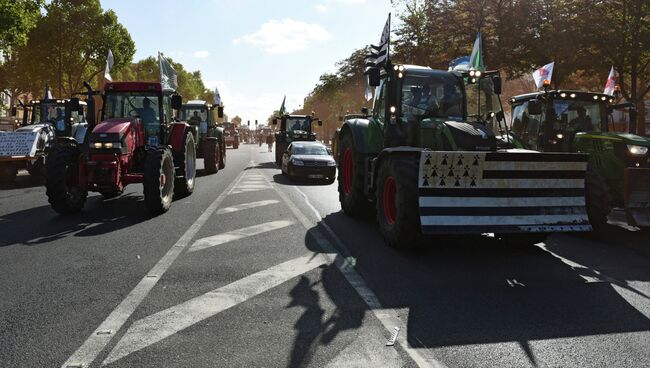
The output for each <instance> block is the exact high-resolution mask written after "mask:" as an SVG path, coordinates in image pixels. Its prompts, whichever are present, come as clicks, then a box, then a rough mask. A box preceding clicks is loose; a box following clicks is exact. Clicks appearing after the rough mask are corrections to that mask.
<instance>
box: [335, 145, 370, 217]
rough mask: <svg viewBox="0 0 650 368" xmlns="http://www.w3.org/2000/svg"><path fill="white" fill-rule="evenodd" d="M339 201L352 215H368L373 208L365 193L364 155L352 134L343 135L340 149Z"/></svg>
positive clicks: (345, 210)
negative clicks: (359, 151)
mask: <svg viewBox="0 0 650 368" xmlns="http://www.w3.org/2000/svg"><path fill="white" fill-rule="evenodd" d="M338 162H339V175H338V180H339V185H338V191H339V202H341V208H342V209H343V211H344V212H345V213H347V214H348V215H351V216H368V215H370V214H372V212H373V208H372V205H371V203H370V202H369V201H368V199H367V198H366V196H365V195H364V193H363V186H364V164H363V157H362V156H361V154H360V153H358V152H357V150H356V148H355V146H354V141H353V140H352V136H351V135H350V134H346V133H344V134H343V135H342V137H341V149H340V151H339V161H338Z"/></svg>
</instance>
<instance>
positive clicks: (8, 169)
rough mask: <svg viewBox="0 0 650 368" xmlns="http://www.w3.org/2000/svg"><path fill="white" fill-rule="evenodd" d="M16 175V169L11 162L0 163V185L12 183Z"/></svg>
mask: <svg viewBox="0 0 650 368" xmlns="http://www.w3.org/2000/svg"><path fill="white" fill-rule="evenodd" d="M17 175H18V168H17V167H16V165H15V164H14V163H13V162H0V183H2V184H8V183H13V182H14V180H16V176H17Z"/></svg>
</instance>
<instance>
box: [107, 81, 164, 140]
mask: <svg viewBox="0 0 650 368" xmlns="http://www.w3.org/2000/svg"><path fill="white" fill-rule="evenodd" d="M104 117H105V118H108V119H124V118H140V119H141V120H142V123H143V124H144V126H145V131H146V134H147V136H151V135H157V134H158V133H160V97H159V96H158V95H156V94H145V93H142V92H114V93H107V95H106V98H105V100H104Z"/></svg>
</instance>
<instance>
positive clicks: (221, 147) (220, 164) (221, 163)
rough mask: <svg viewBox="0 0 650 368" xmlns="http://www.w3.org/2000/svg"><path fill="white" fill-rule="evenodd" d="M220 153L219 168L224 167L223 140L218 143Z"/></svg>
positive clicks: (224, 151) (224, 150) (224, 144)
mask: <svg viewBox="0 0 650 368" xmlns="http://www.w3.org/2000/svg"><path fill="white" fill-rule="evenodd" d="M219 149H220V152H221V154H220V155H219V170H221V169H224V168H226V142H225V141H224V140H222V141H221V143H219Z"/></svg>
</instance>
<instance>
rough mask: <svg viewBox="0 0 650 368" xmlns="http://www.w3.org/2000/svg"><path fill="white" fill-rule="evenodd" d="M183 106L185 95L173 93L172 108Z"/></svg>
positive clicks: (177, 108) (176, 108)
mask: <svg viewBox="0 0 650 368" xmlns="http://www.w3.org/2000/svg"><path fill="white" fill-rule="evenodd" d="M181 107H183V97H181V96H180V95H172V109H174V110H180V109H181Z"/></svg>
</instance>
